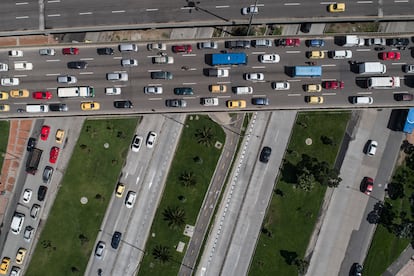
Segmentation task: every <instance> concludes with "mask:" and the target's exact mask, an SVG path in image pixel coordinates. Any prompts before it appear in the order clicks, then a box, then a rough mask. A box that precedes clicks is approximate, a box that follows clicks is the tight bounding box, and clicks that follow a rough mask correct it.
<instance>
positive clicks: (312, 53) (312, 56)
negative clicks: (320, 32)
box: [306, 51, 325, 59]
mask: <svg viewBox="0 0 414 276" xmlns="http://www.w3.org/2000/svg"><path fill="white" fill-rule="evenodd" d="M306 54H307V56H308V58H310V59H322V58H325V52H323V51H309V52H307V53H306Z"/></svg>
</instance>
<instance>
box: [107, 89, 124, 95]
mask: <svg viewBox="0 0 414 276" xmlns="http://www.w3.org/2000/svg"><path fill="white" fill-rule="evenodd" d="M121 92H122V89H121V87H107V88H105V95H121Z"/></svg>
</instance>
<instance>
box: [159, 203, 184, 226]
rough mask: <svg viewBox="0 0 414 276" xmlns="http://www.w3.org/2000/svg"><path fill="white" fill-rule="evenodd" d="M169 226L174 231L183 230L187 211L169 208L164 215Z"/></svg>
mask: <svg viewBox="0 0 414 276" xmlns="http://www.w3.org/2000/svg"><path fill="white" fill-rule="evenodd" d="M162 214H163V216H164V220H165V221H168V226H169V227H170V228H173V229H177V228H181V227H183V226H184V224H185V211H184V210H183V209H181V208H179V207H174V208H171V207H169V206H168V207H167V208H166V209H164V212H163V213H162Z"/></svg>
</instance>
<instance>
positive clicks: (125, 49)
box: [118, 43, 138, 52]
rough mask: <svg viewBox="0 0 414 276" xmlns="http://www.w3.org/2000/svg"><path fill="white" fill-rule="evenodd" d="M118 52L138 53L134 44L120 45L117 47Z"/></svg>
mask: <svg viewBox="0 0 414 276" xmlns="http://www.w3.org/2000/svg"><path fill="white" fill-rule="evenodd" d="M118 49H119V51H120V52H138V46H137V44H134V43H122V44H119V45H118Z"/></svg>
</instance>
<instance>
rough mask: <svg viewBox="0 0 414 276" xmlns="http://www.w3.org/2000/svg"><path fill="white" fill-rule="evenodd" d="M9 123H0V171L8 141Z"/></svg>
mask: <svg viewBox="0 0 414 276" xmlns="http://www.w3.org/2000/svg"><path fill="white" fill-rule="evenodd" d="M9 132H10V122H9V121H0V133H1V135H0V153H1V156H2V158H0V170H1V169H2V168H3V163H4V158H5V157H6V151H7V143H8V141H9Z"/></svg>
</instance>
